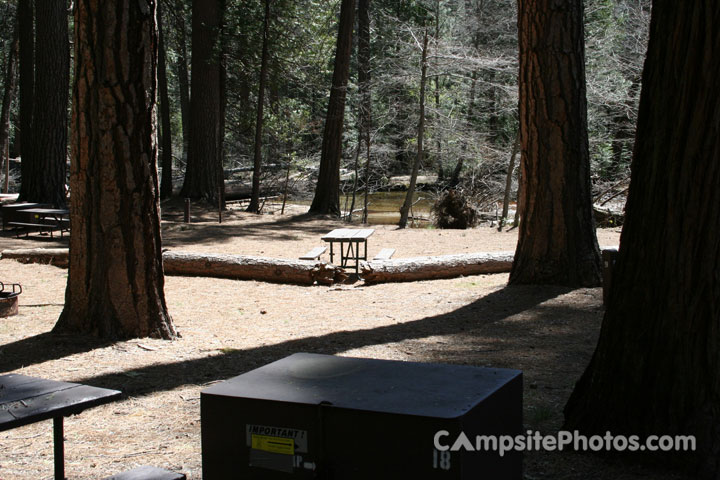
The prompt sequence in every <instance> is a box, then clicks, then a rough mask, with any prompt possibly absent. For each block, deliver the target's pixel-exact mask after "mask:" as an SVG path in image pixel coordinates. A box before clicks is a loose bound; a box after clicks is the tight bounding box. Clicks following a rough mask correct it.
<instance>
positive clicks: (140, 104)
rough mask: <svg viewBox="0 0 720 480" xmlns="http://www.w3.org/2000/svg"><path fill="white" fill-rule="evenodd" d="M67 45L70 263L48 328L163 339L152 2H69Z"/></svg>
mask: <svg viewBox="0 0 720 480" xmlns="http://www.w3.org/2000/svg"><path fill="white" fill-rule="evenodd" d="M75 48H76V51H75V72H76V73H75V77H76V81H75V87H74V90H73V98H74V100H73V117H72V158H73V162H72V164H71V165H72V166H71V178H70V186H71V190H72V203H71V208H70V221H71V224H72V235H71V236H70V270H69V272H68V273H69V275H68V284H67V290H66V293H65V308H64V310H63V312H62V314H61V315H60V319H59V320H58V322H57V324H56V325H55V329H54V331H57V332H78V333H91V334H94V335H97V336H100V337H103V338H131V337H145V336H154V337H162V338H173V337H175V335H176V333H175V329H174V327H173V324H172V320H171V318H170V315H169V314H168V311H167V306H166V304H165V296H164V292H163V288H164V275H163V269H162V257H161V254H162V252H161V238H160V204H159V195H158V176H157V168H156V158H157V146H156V144H155V140H154V138H155V135H154V125H155V122H154V114H155V95H156V91H155V89H156V87H155V72H156V67H157V30H156V25H155V8H154V4H152V3H150V4H148V3H144V2H133V1H131V0H102V1H101V0H79V1H77V3H76V10H75Z"/></svg>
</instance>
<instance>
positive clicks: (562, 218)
mask: <svg viewBox="0 0 720 480" xmlns="http://www.w3.org/2000/svg"><path fill="white" fill-rule="evenodd" d="M518 29H519V40H520V79H519V83H520V145H521V170H522V175H521V178H522V181H521V185H520V194H519V203H520V208H521V210H522V216H521V218H520V228H519V238H518V245H517V249H516V251H515V261H514V262H513V268H512V272H511V273H510V283H511V284H522V283H537V284H559V285H568V286H594V285H599V284H600V250H599V248H598V243H597V238H596V236H595V225H594V220H593V213H592V201H591V188H590V160H589V153H588V137H587V101H586V99H585V60H584V59H585V54H584V50H585V49H584V35H583V30H584V29H583V2H582V1H581V0H561V1H557V0H520V1H519V2H518Z"/></svg>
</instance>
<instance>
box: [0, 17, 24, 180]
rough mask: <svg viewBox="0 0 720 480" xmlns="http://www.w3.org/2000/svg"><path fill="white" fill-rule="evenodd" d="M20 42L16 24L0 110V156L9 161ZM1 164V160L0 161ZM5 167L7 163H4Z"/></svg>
mask: <svg viewBox="0 0 720 480" xmlns="http://www.w3.org/2000/svg"><path fill="white" fill-rule="evenodd" d="M19 43H20V40H19V37H18V28H17V24H16V26H15V30H14V31H13V37H12V40H11V42H10V49H9V50H8V55H7V68H6V70H5V79H4V81H3V85H4V87H5V88H4V92H3V101H2V110H0V156H2V157H4V159H5V162H9V161H10V158H9V155H6V153H7V143H8V141H9V138H8V137H9V133H10V104H11V103H12V100H13V96H14V95H15V79H16V77H17V57H18V44H19ZM0 165H2V162H0ZM5 167H7V164H5ZM2 171H3V172H4V173H5V185H6V186H5V192H6V193H7V183H8V177H7V171H6V168H3V169H2Z"/></svg>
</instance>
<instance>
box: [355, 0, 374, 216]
mask: <svg viewBox="0 0 720 480" xmlns="http://www.w3.org/2000/svg"><path fill="white" fill-rule="evenodd" d="M370 80H371V78H370V0H358V90H359V93H360V132H361V134H360V135H359V138H358V142H361V141H364V142H365V155H366V159H365V192H364V193H365V195H364V197H363V217H362V218H363V223H367V217H368V195H369V194H370V127H371V125H372V96H371V95H372V93H371V91H370Z"/></svg>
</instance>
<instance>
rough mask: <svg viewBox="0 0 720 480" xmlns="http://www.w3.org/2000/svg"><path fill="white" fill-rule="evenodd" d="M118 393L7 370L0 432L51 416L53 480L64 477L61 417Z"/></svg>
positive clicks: (0, 385)
mask: <svg viewBox="0 0 720 480" xmlns="http://www.w3.org/2000/svg"><path fill="white" fill-rule="evenodd" d="M120 395H121V394H120V392H119V391H117V390H109V389H107V388H97V387H90V386H88V385H82V384H79V383H68V382H57V381H54V380H46V379H44V378H37V377H29V376H27V375H20V374H17V373H11V374H7V375H0V432H2V431H4V430H10V429H12V428H17V427H21V426H23V425H28V424H30V423H35V422H40V421H42V420H48V419H50V418H52V419H53V427H54V428H53V430H54V434H53V438H54V453H55V479H56V480H63V479H64V478H65V447H64V443H63V442H64V438H63V417H67V416H70V415H76V414H78V413H80V412H82V411H83V410H86V409H88V408H91V407H95V406H98V405H102V404H104V403H109V402H112V401H114V400H117V399H118V398H120Z"/></svg>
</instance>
